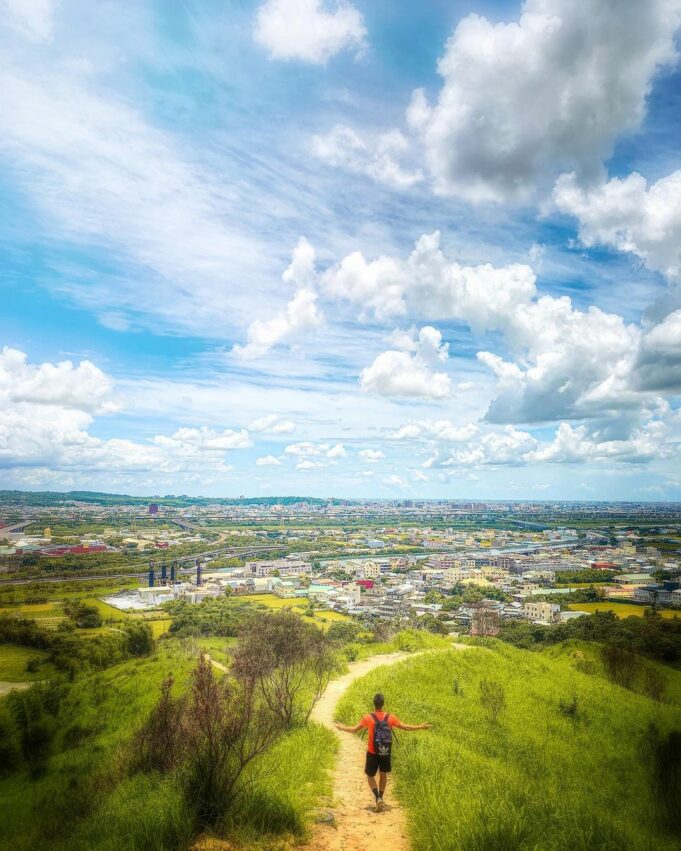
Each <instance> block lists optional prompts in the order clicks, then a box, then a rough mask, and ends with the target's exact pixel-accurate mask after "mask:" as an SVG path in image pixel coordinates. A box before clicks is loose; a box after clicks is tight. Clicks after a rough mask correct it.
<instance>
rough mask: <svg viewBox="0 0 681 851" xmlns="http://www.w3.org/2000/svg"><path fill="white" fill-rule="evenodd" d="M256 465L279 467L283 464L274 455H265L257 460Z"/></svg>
mask: <svg viewBox="0 0 681 851" xmlns="http://www.w3.org/2000/svg"><path fill="white" fill-rule="evenodd" d="M255 463H256V466H258V467H278V466H279V465H280V464H281V461H280V460H279V459H278V458H275V457H274V455H263V456H261V457H260V458H257V459H256V461H255Z"/></svg>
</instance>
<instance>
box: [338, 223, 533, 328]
mask: <svg viewBox="0 0 681 851" xmlns="http://www.w3.org/2000/svg"><path fill="white" fill-rule="evenodd" d="M322 287H323V288H324V290H325V292H326V293H327V294H328V295H330V296H332V297H335V298H342V299H346V300H348V301H350V302H353V303H356V304H359V305H362V308H363V311H364V313H367V312H368V311H369V310H371V312H372V313H373V314H374V315H375V317H376V318H377V319H385V318H388V317H391V316H401V315H404V314H405V313H407V312H411V313H413V314H414V315H426V316H427V317H428V318H429V319H460V320H463V321H465V322H467V323H468V324H469V325H471V327H473V328H474V329H475V330H477V331H484V330H494V329H497V328H499V326H500V324H501V322H502V321H504V319H505V317H506V316H507V314H508V313H509V312H510V311H511V310H513V309H514V308H515V307H516V306H517V305H518V304H523V303H527V302H529V301H530V300H531V299H532V298H533V296H534V295H535V294H536V276H535V274H534V272H533V271H532V269H531V268H530V267H529V266H527V265H525V264H520V263H513V264H510V265H508V266H503V267H494V266H492V265H491V264H489V263H485V264H482V265H480V266H462V265H461V264H459V263H457V262H456V261H455V260H451V259H448V258H447V257H446V256H445V254H444V252H443V251H442V249H441V248H440V232H439V231H435V232H433V233H431V234H424V235H423V236H421V237H420V238H419V239H418V241H417V242H416V245H415V247H414V250H413V251H412V253H411V254H410V255H409V257H408V258H407V260H406V261H403V260H400V259H398V258H394V257H385V256H384V257H379V258H378V259H376V260H372V261H367V260H366V259H365V258H364V256H363V255H362V254H361V253H360V252H354V253H352V254H349V255H348V256H347V257H345V258H344V259H343V260H342V261H341V262H340V263H339V264H338V265H337V266H335V267H332V268H331V269H329V270H328V271H327V272H326V273H325V274H324V275H323V276H322Z"/></svg>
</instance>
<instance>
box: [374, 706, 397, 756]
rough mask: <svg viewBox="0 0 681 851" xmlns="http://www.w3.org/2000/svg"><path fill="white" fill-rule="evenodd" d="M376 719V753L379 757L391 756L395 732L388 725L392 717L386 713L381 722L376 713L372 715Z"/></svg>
mask: <svg viewBox="0 0 681 851" xmlns="http://www.w3.org/2000/svg"><path fill="white" fill-rule="evenodd" d="M371 717H372V718H373V719H374V753H375V754H377V755H378V756H390V750H391V748H392V746H393V731H392V727H391V726H390V724H389V723H388V719H389V718H390V716H389V715H388V713H387V712H386V714H385V715H384V716H383V720H382V721H379V720H378V717H377V716H376V713H375V712H372V713H371Z"/></svg>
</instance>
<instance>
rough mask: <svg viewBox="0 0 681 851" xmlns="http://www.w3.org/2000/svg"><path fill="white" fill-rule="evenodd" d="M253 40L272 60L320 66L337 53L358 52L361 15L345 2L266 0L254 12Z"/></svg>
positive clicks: (363, 37) (361, 41)
mask: <svg viewBox="0 0 681 851" xmlns="http://www.w3.org/2000/svg"><path fill="white" fill-rule="evenodd" d="M253 35H254V38H255V40H256V41H257V42H258V43H259V44H260V45H262V46H263V47H264V48H265V49H266V50H267V51H268V52H269V54H270V58H272V59H284V60H287V59H297V60H300V61H302V62H310V63H313V64H316V65H321V64H323V63H324V62H327V61H328V60H329V59H331V58H332V57H333V56H335V55H336V54H337V53H340V51H342V50H345V49H348V48H354V49H355V50H356V51H361V50H362V49H363V48H364V47H365V43H366V27H365V26H364V19H363V18H362V15H361V13H360V12H359V11H358V10H357V9H356V8H355V7H354V6H353V5H352V4H351V3H347V2H345V0H338V2H329V3H325V2H323V0H267V2H266V3H263V5H262V6H260V8H259V9H258V12H257V15H256V19H255V26H254V30H253Z"/></svg>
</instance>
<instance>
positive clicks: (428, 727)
mask: <svg viewBox="0 0 681 851" xmlns="http://www.w3.org/2000/svg"><path fill="white" fill-rule="evenodd" d="M432 726H433V725H432V724H429V723H428V722H426V723H425V724H421V729H422V730H430V729H431V727H432Z"/></svg>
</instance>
